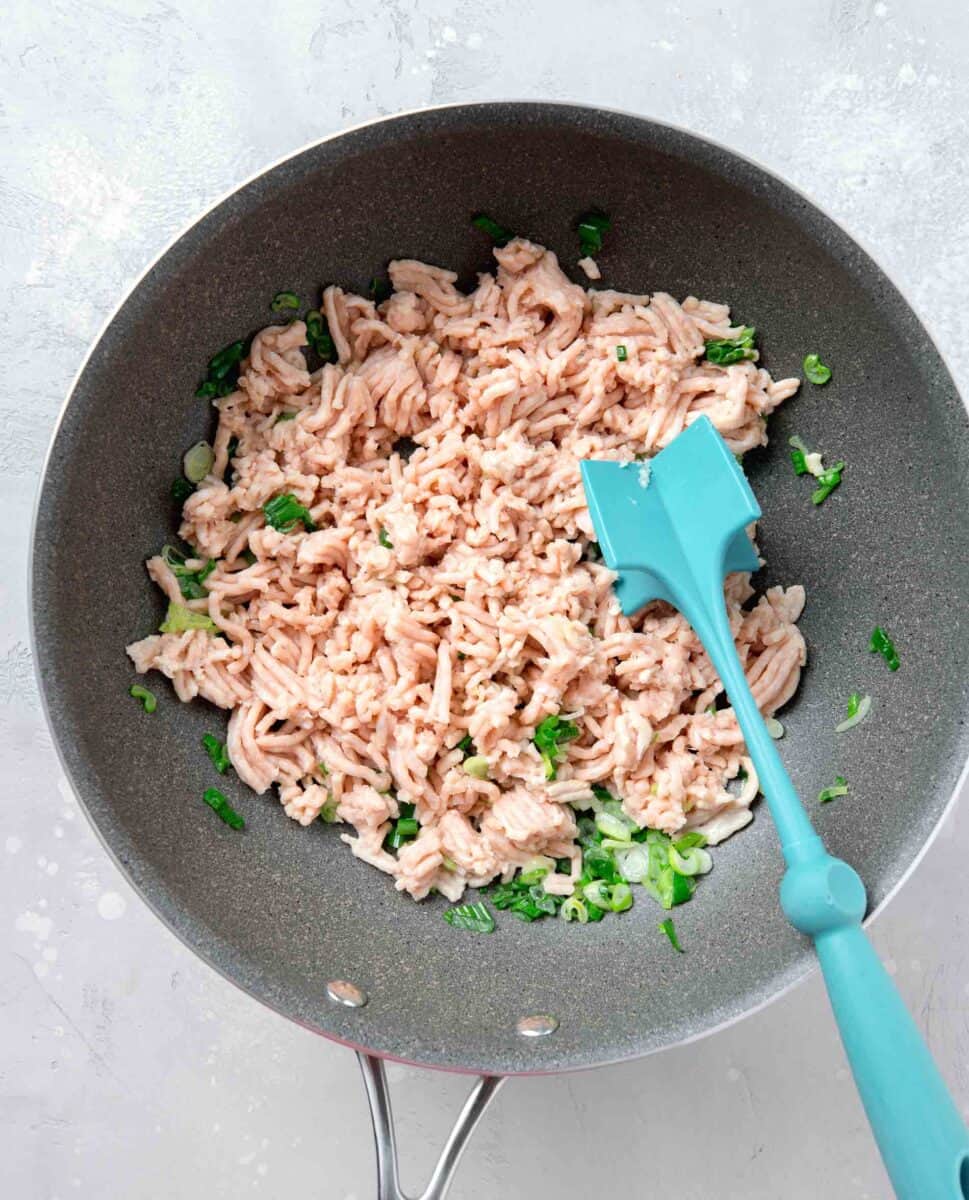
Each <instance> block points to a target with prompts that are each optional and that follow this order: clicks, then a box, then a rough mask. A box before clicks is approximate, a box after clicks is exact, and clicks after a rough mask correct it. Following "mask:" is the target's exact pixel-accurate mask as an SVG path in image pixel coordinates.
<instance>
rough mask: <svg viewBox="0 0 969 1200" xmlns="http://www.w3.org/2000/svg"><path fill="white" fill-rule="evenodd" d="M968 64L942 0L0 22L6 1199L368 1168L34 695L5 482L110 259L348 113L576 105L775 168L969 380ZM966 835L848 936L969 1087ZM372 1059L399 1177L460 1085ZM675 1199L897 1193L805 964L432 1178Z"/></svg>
mask: <svg viewBox="0 0 969 1200" xmlns="http://www.w3.org/2000/svg"><path fill="white" fill-rule="evenodd" d="M216 9H219V10H221V15H219V14H217V13H216ZM967 55H969V23H967V21H966V19H965V6H964V4H963V3H961V2H960V0H934V3H933V4H932V5H925V4H923V3H921V2H919V0H904V2H902V0H877V2H869V0H831V2H830V3H820V2H819V0H806V2H804V3H800V4H797V5H795V4H794V2H793V0H788V2H786V3H785V2H778V0H773V2H764V3H760V4H756V5H755V4H744V3H730V4H727V3H715V2H713V0H692V2H691V0H682V2H681V3H654V2H652V0H599V2H598V3H595V4H593V3H587V2H584V0H538V2H536V0H533V2H532V3H530V4H524V3H514V2H512V0H490V3H487V4H482V3H479V2H475V3H471V2H470V0H452V2H450V3H448V2H445V0H384V2H380V0H332V2H330V3H326V4H313V3H309V2H308V0H287V3H285V4H274V5H270V4H264V3H254V2H252V0H237V2H236V3H235V4H233V5H231V6H229V5H204V4H197V3H189V2H188V0H169V2H164V0H156V2H151V0H145V2H144V3H139V2H137V0H115V2H114V3H107V2H105V0H93V2H88V3H83V2H79V0H71V2H70V3H67V2H65V0H51V2H49V3H46V4H43V5H40V4H36V3H33V2H32V0H30V2H28V0H13V2H12V3H11V4H9V5H8V6H7V7H6V10H5V16H4V19H3V28H2V32H0V146H2V153H0V273H2V278H3V283H4V286H3V291H2V300H0V305H2V310H0V311H2V317H3V328H4V337H3V341H2V353H3V356H4V360H5V361H4V369H3V373H2V380H3V386H2V389H0V412H2V422H0V512H2V514H3V516H2V520H0V553H2V560H3V561H4V562H5V563H6V569H5V570H4V572H3V575H2V581H0V765H2V775H0V778H2V780H3V805H2V809H0V825H2V829H0V913H2V917H0V1009H2V1019H0V1114H2V1115H0V1178H2V1180H3V1184H2V1185H0V1192H2V1194H3V1195H4V1196H5V1197H10V1198H11V1200H68V1198H69V1197H72V1196H82V1197H85V1198H88V1197H90V1198H91V1200H113V1198H114V1197H119V1198H124V1200H159V1198H160V1197H170V1198H173V1200H175V1198H179V1200H180V1198H186V1200H196V1198H198V1200H202V1198H205V1200H215V1198H218V1197H233V1198H237V1197H239V1196H242V1195H247V1194H249V1193H250V1192H252V1193H255V1194H259V1195H263V1196H267V1197H287V1200H291V1198H297V1200H300V1198H302V1197H320V1198H323V1200H330V1198H335V1200H365V1198H366V1197H369V1196H370V1195H371V1192H372V1186H373V1184H372V1179H373V1173H372V1163H371V1135H370V1130H369V1124H368V1120H367V1115H366V1108H365V1102H364V1098H363V1090H362V1087H361V1083H360V1079H359V1076H358V1072H357V1067H356V1063H355V1061H354V1059H353V1056H352V1054H350V1052H349V1051H347V1050H343V1049H341V1048H340V1047H338V1046H335V1045H332V1044H330V1043H328V1042H326V1041H324V1040H323V1039H321V1038H317V1037H314V1036H313V1035H311V1034H309V1033H307V1032H306V1031H304V1030H302V1029H299V1028H297V1027H296V1026H294V1025H290V1024H287V1023H286V1022H284V1021H283V1020H282V1019H281V1018H279V1017H277V1016H275V1015H273V1014H272V1013H270V1012H268V1011H266V1010H264V1009H262V1008H261V1007H259V1006H258V1005H257V1004H256V1003H255V1002H254V1001H252V1000H250V999H249V998H248V997H246V996H244V995H242V994H241V993H239V992H237V991H235V990H234V989H233V988H232V987H231V986H230V985H229V984H227V983H225V982H224V981H223V980H222V979H220V978H219V977H217V976H216V975H215V974H213V972H212V971H210V970H209V969H208V968H207V967H205V966H203V965H202V964H201V963H200V962H198V961H197V960H196V959H195V958H194V957H193V956H192V955H191V954H190V953H189V952H188V951H187V950H186V949H185V948H184V947H182V946H181V945H180V944H179V943H178V942H176V940H175V939H174V937H173V936H172V935H171V934H169V933H168V932H167V931H166V930H165V929H164V928H163V927H162V925H161V924H160V923H159V922H158V921H157V920H156V919H155V917H153V916H152V915H151V914H150V913H149V911H148V910H147V909H146V908H145V907H144V906H143V905H142V904H141V902H140V901H139V900H138V898H137V897H136V896H135V895H134V894H133V893H132V892H131V890H130V889H129V887H128V886H127V884H126V883H125V881H124V880H123V879H122V878H121V877H120V875H119V873H118V871H117V870H116V869H115V868H114V866H113V865H112V864H111V862H110V861H109V860H108V858H107V856H106V854H105V852H104V851H103V850H102V849H101V847H100V845H99V843H98V842H97V840H96V838H95V836H94V834H93V833H92V831H91V829H90V828H89V827H88V825H87V823H86V821H85V819H84V817H83V816H82V815H81V814H80V812H79V810H78V808H77V805H76V803H75V801H74V799H73V797H72V795H71V792H70V789H69V787H68V786H67V783H66V781H65V780H64V778H63V775H62V772H61V770H60V768H59V766H58V763H57V761H56V758H55V755H54V752H53V750H52V747H51V741H50V737H49V734H48V733H47V731H46V728H45V725H44V720H43V717H42V715H41V712H40V708H39V702H38V697H37V692H36V688H35V684H34V681H33V677H32V669H31V664H30V652H29V647H28V634H27V600H26V588H25V582H24V581H25V577H26V570H27V550H28V546H27V543H28V532H29V525H30V514H31V505H32V500H33V494H34V490H35V486H36V480H37V476H38V471H39V468H40V464H41V460H42V456H43V453H44V449H45V446H46V443H47V439H48V436H49V433H50V430H51V427H52V424H53V422H54V418H55V415H56V413H57V410H58V408H59V406H60V403H61V399H62V396H63V394H64V391H65V389H66V387H67V384H68V382H69V380H70V378H71V377H72V376H73V374H74V371H75V370H76V368H77V365H78V363H79V361H80V359H81V357H82V355H83V353H84V351H85V348H86V346H87V344H88V342H89V341H90V339H91V338H92V337H93V336H94V335H95V334H96V332H97V331H98V329H99V327H100V325H101V322H102V321H103V319H104V317H105V316H106V315H107V313H108V312H109V310H111V309H112V308H113V306H114V304H115V303H116V301H117V299H118V297H119V296H120V295H121V294H122V293H123V292H124V291H125V289H126V288H127V286H128V284H129V283H130V282H131V281H132V279H133V278H134V277H135V276H136V275H137V274H138V273H139V272H140V271H141V269H142V268H143V267H144V265H145V264H146V263H147V262H148V261H149V260H150V259H151V258H152V257H154V255H155V254H156V253H157V252H158V250H159V249H161V247H162V246H163V245H164V244H165V243H166V242H167V241H168V240H169V238H171V236H172V235H173V234H174V233H176V232H177V231H178V230H179V229H180V228H181V226H182V225H183V224H184V223H185V222H186V221H187V220H188V219H189V218H191V217H192V216H193V215H194V214H196V213H197V212H198V211H199V210H200V209H201V208H202V207H203V206H206V205H208V204H209V203H210V202H211V201H212V200H213V199H215V198H216V197H217V196H219V195H220V194H221V193H222V192H223V191H225V190H226V189H227V188H229V187H231V186H233V185H235V184H236V183H238V182H239V181H241V180H242V179H243V178H245V177H246V176H248V175H249V174H250V173H251V172H253V171H254V170H256V169H258V168H259V167H261V166H262V165H264V164H266V163H267V162H269V161H272V160H274V159H276V158H278V157H279V156H281V155H283V154H286V153H288V152H290V151H292V150H294V149H296V148H297V147H299V146H300V145H302V144H303V143H305V142H307V141H311V140H313V139H315V138H317V137H320V136H323V135H325V134H328V133H330V132H332V131H335V130H338V129H340V128H341V127H343V126H346V125H349V124H352V123H355V122H358V121H361V120H365V119H367V118H370V117H373V116H376V115H379V114H386V113H393V112H397V111H398V110H400V109H404V108H412V107H416V106H421V105H426V104H435V103H443V102H448V101H455V100H471V99H497V98H548V99H571V100H576V101H585V102H588V103H598V104H603V105H608V106H614V107H618V108H625V109H630V110H634V111H638V112H641V113H643V114H645V115H648V116H652V117H656V118H658V119H660V120H668V121H672V122H674V123H677V124H680V125H684V126H687V127H689V128H692V129H694V130H696V131H698V132H700V133H703V134H707V135H708V136H710V137H712V138H715V139H717V140H720V141H722V142H724V143H726V144H727V145H728V146H732V147H733V148H735V149H737V150H740V151H742V152H744V153H746V154H748V155H750V156H752V157H753V158H755V159H757V160H759V161H761V162H762V163H764V164H766V165H767V166H769V167H772V168H773V169H775V170H776V171H777V172H779V173H780V174H781V175H783V176H785V177H786V178H787V179H789V180H790V181H791V182H793V183H794V184H796V185H797V186H799V187H800V188H802V189H803V190H804V191H805V192H807V193H808V194H809V195H810V196H812V197H813V198H814V199H815V200H817V201H818V202H819V203H820V204H821V205H822V207H824V208H825V209H826V210H827V211H828V212H829V213H831V214H832V215H833V216H834V217H836V218H837V219H838V220H840V221H841V222H842V223H843V224H844V225H845V226H846V227H847V229H848V230H849V231H850V232H851V233H852V234H854V235H855V236H856V237H858V238H859V239H860V240H861V241H862V243H863V244H864V245H866V247H867V248H868V249H869V250H871V251H872V252H873V253H874V255H875V257H876V258H877V259H878V260H879V261H880V262H881V263H882V265H883V266H885V267H886V269H887V270H888V271H889V273H890V274H891V275H892V276H893V278H894V279H895V281H896V282H897V283H898V284H899V286H900V287H901V289H902V291H903V292H904V293H905V295H906V296H907V297H908V298H909V299H910V300H911V301H912V302H913V303H914V304H915V306H916V308H917V310H918V311H919V312H920V313H921V315H922V316H923V318H924V319H925V321H926V323H927V325H928V327H929V329H930V330H931V332H932V333H933V334H934V336H935V337H936V339H937V340H938V342H939V345H940V347H941V349H942V351H943V353H944V354H945V355H946V357H947V359H948V361H949V363H950V365H951V367H952V368H953V370H954V372H955V375H956V379H957V382H958V383H959V384H960V385H961V387H962V389H963V392H964V393H967V392H969V342H967V340H966V337H965V329H964V326H965V312H966V301H967V286H966V280H967V278H969V215H967V214H969V208H967V205H966V191H965V184H964V179H965V163H966V157H967V152H969V137H967V129H969V122H967V116H966V114H967V112H969V83H967V78H966V69H965V64H966V60H967ZM119 518H120V519H123V514H119ZM105 602H106V603H110V585H109V581H108V587H107V590H106V598H105ZM967 851H969V816H967V813H966V809H965V805H962V806H961V808H958V809H957V810H956V811H955V813H954V814H953V815H952V816H950V818H949V820H948V822H947V823H946V825H945V827H944V829H943V831H942V834H941V836H940V838H939V839H938V840H937V841H936V843H935V845H934V846H933V847H932V849H931V850H930V852H929V853H928V855H927V857H926V858H925V859H924V861H923V862H922V864H921V866H920V867H919V869H918V870H917V872H916V873H915V875H914V877H913V878H912V880H911V881H910V882H909V883H908V885H907V886H906V887H905V888H904V890H903V892H902V893H901V895H900V896H899V897H897V898H896V900H895V901H894V902H893V903H892V904H891V905H890V907H889V909H888V910H887V912H886V913H884V914H883V915H882V917H881V918H880V919H879V920H878V922H877V923H876V926H875V930H874V934H875V939H876V941H877V943H878V945H879V948H880V949H881V951H882V952H883V954H884V955H885V956H886V957H887V959H888V960H889V963H890V966H891V968H892V969H893V970H894V971H895V972H896V973H897V978H898V982H899V984H900V987H901V989H902V992H903V994H904V995H905V997H906V999H907V1000H908V1002H909V1003H910V1005H911V1006H912V1008H913V1010H914V1011H915V1013H916V1014H917V1015H918V1018H919V1020H920V1022H921V1024H922V1026H923V1028H924V1029H925V1030H926V1032H927V1034H928V1037H929V1040H930V1042H931V1045H932V1048H933V1050H934V1051H935V1053H936V1055H937V1056H938V1058H939V1060H940V1062H941V1063H942V1064H943V1067H944V1069H945V1071H946V1073H947V1075H948V1078H949V1080H950V1081H951V1083H952V1085H953V1087H954V1088H955V1090H956V1093H957V1096H958V1099H959V1102H960V1103H961V1104H962V1105H963V1106H966V1107H969V1066H967V1056H969V1024H967V1015H969V953H967V939H966V920H967V918H966V915H965V894H966V884H965V872H966V860H967ZM391 1075H392V1080H393V1085H394V1087H395V1092H396V1095H397V1097H398V1107H399V1110H400V1112H399V1129H400V1134H401V1141H402V1145H403V1158H404V1163H405V1179H407V1178H413V1179H414V1181H415V1182H416V1177H417V1176H421V1177H423V1174H424V1172H425V1171H426V1170H427V1168H428V1167H429V1165H430V1163H431V1161H432V1159H433V1157H434V1156H435V1155H436V1152H437V1149H438V1147H439V1145H440V1142H441V1140H442V1138H443V1136H444V1133H445V1131H446V1129H447V1127H448V1126H449V1123H450V1120H451V1117H452V1115H453V1113H454V1112H455V1110H456V1109H457V1107H458V1105H459V1103H460V1101H461V1099H462V1097H463V1095H464V1092H465V1090H466V1087H467V1083H466V1081H464V1080H462V1079H460V1078H457V1077H454V1076H443V1075H434V1074H429V1073H425V1072H419V1071H413V1070H409V1069H404V1068H399V1067H394V1068H392V1069H391ZM671 1189H672V1190H674V1191H675V1193H676V1195H677V1196H678V1197H679V1200H709V1198H716V1200H720V1198H726V1200H733V1198H735V1197H736V1198H738V1200H739V1198H741V1197H742V1198H743V1200H776V1198H779V1197H783V1198H784V1200H816V1198H817V1197H818V1196H825V1195H826V1196H831V1197H832V1198H833V1200H855V1198H857V1200H864V1198H868V1200H875V1198H877V1200H882V1198H887V1197H888V1196H889V1195H890V1191H889V1188H888V1184H887V1182H886V1180H885V1176H884V1174H883V1171H882V1168H881V1166H880V1164H879V1162H878V1159H877V1156H876V1153H875V1151H874V1148H873V1145H872V1143H871V1140H870V1137H869V1133H868V1129H867V1126H866V1124H865V1121H864V1118H863V1115H862V1112H861V1109H860V1106H859V1103H858V1101H857V1099H856V1096H855V1093H854V1090H853V1085H852V1083H851V1081H850V1079H849V1077H848V1073H847V1070H846V1067H845V1064H844V1061H843V1057H842V1054H841V1050H840V1046H839V1044H838V1042H837V1039H836V1036H835V1033H834V1029H833V1026H832V1022H831V1018H830V1015H829V1013H828V1010H827V1003H826V1000H825V998H824V995H823V990H822V987H821V985H820V983H819V981H818V979H817V978H814V979H812V980H811V981H809V982H808V983H807V984H805V985H803V986H801V987H800V988H797V989H795V991H794V992H793V993H790V994H788V995H786V996H785V997H783V998H782V999H781V1000H780V1001H778V1002H776V1003H775V1004H773V1005H772V1006H770V1007H769V1008H768V1009H766V1010H765V1011H763V1012H761V1013H758V1014H757V1015H755V1016H753V1017H751V1018H749V1019H747V1020H746V1021H744V1022H742V1023H741V1024H739V1025H737V1026H735V1027H733V1028H732V1029H729V1030H727V1031H726V1032H724V1033H721V1034H719V1035H718V1036H716V1037H715V1038H711V1039H707V1040H705V1041H702V1042H699V1043H697V1044H694V1045H691V1046H687V1047H685V1048H683V1049H680V1050H676V1051H671V1052H668V1053H666V1054H663V1055H660V1056H659V1057H654V1058H651V1059H647V1060H645V1061H642V1062H638V1063H632V1064H629V1065H626V1066H621V1067H614V1068H610V1069H607V1070H600V1071H597V1072H594V1073H587V1074H583V1075H574V1076H571V1077H558V1078H546V1079H532V1080H517V1081H512V1082H511V1083H509V1084H508V1085H507V1086H506V1088H505V1089H504V1091H503V1092H502V1094H501V1095H500V1096H499V1098H498V1100H497V1102H496V1104H495V1107H494V1109H493V1111H492V1112H490V1113H489V1114H488V1116H487V1117H486V1118H485V1121H484V1123H483V1125H482V1128H481V1130H480V1131H479V1133H478V1135H477V1137H476V1138H475V1140H474V1141H473V1143H472V1145H471V1148H470V1150H469V1151H468V1154H467V1157H466V1158H465V1160H464V1163H463V1165H462V1168H461V1170H460V1172H459V1176H458V1182H457V1184H456V1186H455V1188H454V1192H453V1195H454V1197H455V1200H471V1198H474V1200H482V1198H487V1197H492V1196H498V1195H501V1196H504V1197H511V1198H512V1200H518V1198H522V1200H525V1198H528V1200H535V1198H536V1197H537V1198H543V1197H551V1196H555V1195H570V1196H577V1195H582V1194H583V1193H589V1192H595V1193H597V1194H598V1193H603V1192H608V1194H610V1195H616V1196H619V1195H622V1194H630V1195H635V1196H637V1197H643V1198H649V1197H651V1196H653V1195H654V1194H655V1195H667V1194H669V1193H670V1191H671Z"/></svg>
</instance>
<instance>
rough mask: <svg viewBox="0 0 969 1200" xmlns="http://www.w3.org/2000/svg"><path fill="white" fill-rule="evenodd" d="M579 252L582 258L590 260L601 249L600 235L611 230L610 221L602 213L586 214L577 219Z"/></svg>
mask: <svg viewBox="0 0 969 1200" xmlns="http://www.w3.org/2000/svg"><path fill="white" fill-rule="evenodd" d="M578 229H579V250H580V251H581V254H582V257H583V258H592V257H594V256H595V255H596V254H598V253H599V251H600V250H601V249H602V235H603V234H604V233H608V232H609V230H610V229H612V221H610V220H609V218H608V217H607V216H606V214H605V213H603V212H596V211H593V212H587V213H585V215H584V216H581V217H580V218H579V225H578Z"/></svg>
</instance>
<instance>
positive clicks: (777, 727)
mask: <svg viewBox="0 0 969 1200" xmlns="http://www.w3.org/2000/svg"><path fill="white" fill-rule="evenodd" d="M764 724H765V725H766V726H767V732H768V733H769V734H770V735H771V737H772V738H773V739H774V740H775V741H778V740H779V739H780V738H782V737H783V736H784V726H783V725H782V724H781V723H780V721H778V719H777V718H776V717H765V718H764Z"/></svg>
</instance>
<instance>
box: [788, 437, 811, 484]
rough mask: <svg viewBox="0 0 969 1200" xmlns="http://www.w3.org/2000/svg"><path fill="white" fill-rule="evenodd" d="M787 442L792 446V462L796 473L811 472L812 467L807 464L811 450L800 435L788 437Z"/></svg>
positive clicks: (805, 473)
mask: <svg viewBox="0 0 969 1200" xmlns="http://www.w3.org/2000/svg"><path fill="white" fill-rule="evenodd" d="M787 443H788V445H789V446H790V447H791V462H792V463H793V464H794V474H795V475H807V474H809V472H810V469H811V468H810V467H809V466H808V465H807V456H808V454H809V453H810V451H809V450H808V448H807V446H805V444H804V443H803V442H802V441H801V439H800V438H799V437H792V438H788V439H787Z"/></svg>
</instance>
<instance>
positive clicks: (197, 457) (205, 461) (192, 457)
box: [182, 442, 215, 483]
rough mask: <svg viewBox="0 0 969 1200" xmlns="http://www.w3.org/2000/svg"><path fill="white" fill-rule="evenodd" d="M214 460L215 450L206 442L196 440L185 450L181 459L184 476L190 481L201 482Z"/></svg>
mask: <svg viewBox="0 0 969 1200" xmlns="http://www.w3.org/2000/svg"><path fill="white" fill-rule="evenodd" d="M214 462H215V451H214V450H213V449H212V447H211V446H210V445H209V444H208V442H196V443H195V445H194V446H193V447H192V448H191V449H190V450H186V451H185V457H184V458H183V459H182V470H183V471H184V472H185V478H186V479H187V480H188V481H189V482H190V483H201V482H202V480H203V479H204V478H205V477H206V475H208V473H209V471H211V470H212V464H213V463H214Z"/></svg>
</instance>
